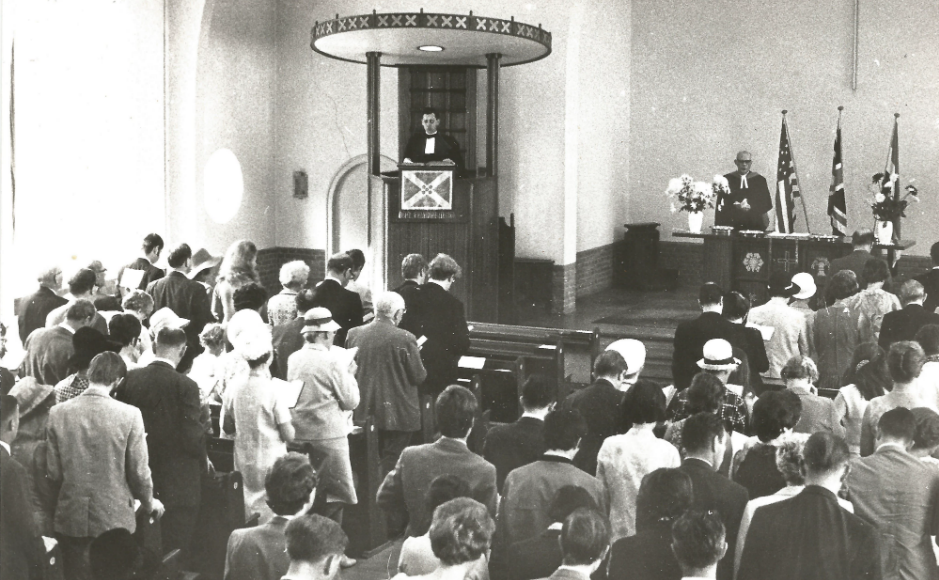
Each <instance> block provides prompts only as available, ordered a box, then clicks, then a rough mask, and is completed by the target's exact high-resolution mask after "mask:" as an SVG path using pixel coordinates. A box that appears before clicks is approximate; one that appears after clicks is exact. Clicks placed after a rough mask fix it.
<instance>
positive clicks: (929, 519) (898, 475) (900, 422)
mask: <svg viewBox="0 0 939 580" xmlns="http://www.w3.org/2000/svg"><path fill="white" fill-rule="evenodd" d="M915 434H916V417H915V416H914V415H913V412H912V411H910V410H909V409H906V408H904V407H897V408H895V409H891V410H889V411H887V412H886V413H884V414H883V415H881V417H880V421H878V422H877V441H876V445H877V450H876V451H874V454H873V455H869V456H867V457H863V458H861V459H858V460H857V461H854V462H853V463H852V464H851V469H850V470H849V471H848V477H847V478H846V479H845V487H847V489H848V492H849V493H850V497H851V503H852V504H854V513H856V514H857V515H859V516H860V517H862V518H863V519H864V520H865V521H867V523H869V524H871V525H872V526H874V527H876V528H877V529H878V530H879V531H880V535H881V538H882V539H887V538H890V539H891V540H892V542H891V543H892V545H891V546H884V547H885V548H888V549H889V552H888V553H889V555H890V558H889V560H888V562H890V563H891V564H895V565H896V568H895V569H896V574H897V575H896V576H891V578H894V577H895V578H899V579H900V580H915V579H917V578H935V577H936V576H937V575H939V566H936V556H935V555H934V554H933V550H932V539H931V537H930V536H934V535H936V534H937V533H939V472H937V471H936V469H935V467H934V466H933V465H929V464H927V463H925V462H923V461H922V460H921V459H919V458H918V457H914V456H913V455H911V454H910V453H909V450H910V448H911V447H912V446H913V437H914V435H915ZM889 567H890V568H891V569H894V568H893V566H889Z"/></svg>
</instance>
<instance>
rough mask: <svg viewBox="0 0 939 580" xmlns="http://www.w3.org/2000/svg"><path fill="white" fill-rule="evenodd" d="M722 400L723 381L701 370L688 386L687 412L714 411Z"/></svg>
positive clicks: (719, 406)
mask: <svg viewBox="0 0 939 580" xmlns="http://www.w3.org/2000/svg"><path fill="white" fill-rule="evenodd" d="M723 401H724V383H722V382H721V380H720V379H719V378H717V377H715V376H714V375H712V374H711V373H708V372H704V371H701V372H699V373H698V374H696V375H695V376H694V378H693V379H691V386H690V387H688V413H690V414H692V415H693V414H695V413H716V412H717V410H718V409H720V408H721V403H722V402H723Z"/></svg>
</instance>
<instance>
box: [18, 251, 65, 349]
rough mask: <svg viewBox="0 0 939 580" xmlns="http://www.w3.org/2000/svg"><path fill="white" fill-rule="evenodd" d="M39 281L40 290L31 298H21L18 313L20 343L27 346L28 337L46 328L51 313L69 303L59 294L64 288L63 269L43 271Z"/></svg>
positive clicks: (54, 268)
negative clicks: (38, 329) (35, 331)
mask: <svg viewBox="0 0 939 580" xmlns="http://www.w3.org/2000/svg"><path fill="white" fill-rule="evenodd" d="M37 280H39V290H36V292H35V293H34V294H32V295H31V296H26V297H24V298H20V308H19V310H18V311H17V313H16V317H17V322H18V323H19V326H20V342H21V343H23V344H26V337H28V336H29V333H31V332H32V331H34V330H36V329H37V328H43V327H45V326H46V316H48V315H49V313H50V312H52V311H53V310H55V309H56V308H58V307H59V306H62V305H64V304H66V303H68V300H66V299H65V298H62V297H61V296H59V295H58V294H57V292H58V291H59V289H61V288H62V268H59V267H58V266H55V267H53V268H49V269H47V270H43V271H42V272H41V273H40V274H39V276H38V278H37Z"/></svg>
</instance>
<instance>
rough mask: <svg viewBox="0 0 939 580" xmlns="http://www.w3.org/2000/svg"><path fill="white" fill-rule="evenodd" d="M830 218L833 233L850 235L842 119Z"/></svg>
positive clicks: (830, 193) (833, 167) (833, 165)
mask: <svg viewBox="0 0 939 580" xmlns="http://www.w3.org/2000/svg"><path fill="white" fill-rule="evenodd" d="M828 217H829V218H831V233H832V234H834V235H836V236H846V235H847V233H848V207H847V204H846V203H845V197H844V170H843V169H842V167H841V118H840V117H839V119H838V130H837V132H836V133H835V156H834V158H833V159H832V161H831V186H829V188H828Z"/></svg>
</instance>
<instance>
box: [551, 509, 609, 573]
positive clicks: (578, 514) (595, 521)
mask: <svg viewBox="0 0 939 580" xmlns="http://www.w3.org/2000/svg"><path fill="white" fill-rule="evenodd" d="M560 544H561V555H562V559H561V561H562V563H561V565H560V566H559V567H558V569H557V570H555V571H554V573H553V574H551V576H549V577H548V578H550V579H551V580H587V578H589V577H590V576H592V575H593V574H594V573H595V572H596V571H597V570H599V569H600V566H601V565H602V564H603V562H604V561H605V560H606V554H607V552H608V551H609V549H610V524H609V522H607V520H606V518H605V517H603V515H602V514H601V513H600V512H598V511H596V510H591V509H585V508H580V509H576V510H574V511H573V512H572V513H571V515H569V516H567V519H565V520H564V525H563V526H561V540H560Z"/></svg>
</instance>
